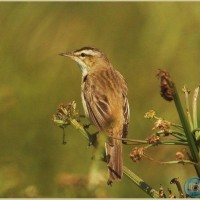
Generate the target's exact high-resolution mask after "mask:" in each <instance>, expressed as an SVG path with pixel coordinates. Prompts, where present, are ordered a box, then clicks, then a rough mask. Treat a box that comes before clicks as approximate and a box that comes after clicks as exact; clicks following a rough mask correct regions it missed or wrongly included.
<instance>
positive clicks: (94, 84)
mask: <svg viewBox="0 0 200 200" xmlns="http://www.w3.org/2000/svg"><path fill="white" fill-rule="evenodd" d="M60 55H63V56H68V57H70V58H72V59H73V60H75V61H76V62H77V63H78V64H79V65H80V67H81V70H82V85H81V91H82V92H81V96H82V102H83V107H84V111H85V114H86V116H87V117H88V118H89V119H90V121H91V122H92V123H93V124H94V125H95V126H96V127H97V128H98V129H99V131H106V132H107V133H108V135H109V136H113V137H117V138H121V137H126V135H127V133H128V131H127V129H128V123H129V104H128V99H127V91H128V89H127V84H126V82H125V80H124V78H123V76H122V75H121V74H120V73H119V72H118V71H117V70H115V69H114V68H113V67H112V64H111V63H110V62H109V60H108V58H107V57H106V55H105V54H104V53H102V52H101V51H100V50H99V49H97V48H92V47H83V48H81V49H79V50H76V51H74V52H72V53H62V54H60ZM105 147H106V154H107V158H108V159H107V163H108V169H109V180H110V181H111V182H112V181H113V180H117V179H121V178H122V175H123V171H122V167H123V161H122V142H121V140H117V139H112V138H111V137H109V139H108V141H107V142H106V144H105Z"/></svg>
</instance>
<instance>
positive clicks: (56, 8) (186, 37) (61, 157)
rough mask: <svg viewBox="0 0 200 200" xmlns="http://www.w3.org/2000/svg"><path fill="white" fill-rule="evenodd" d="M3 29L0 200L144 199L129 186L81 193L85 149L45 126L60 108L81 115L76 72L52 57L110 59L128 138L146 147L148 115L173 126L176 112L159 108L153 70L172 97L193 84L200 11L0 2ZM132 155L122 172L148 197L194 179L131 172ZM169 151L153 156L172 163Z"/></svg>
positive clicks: (152, 167)
mask: <svg viewBox="0 0 200 200" xmlns="http://www.w3.org/2000/svg"><path fill="white" fill-rule="evenodd" d="M0 25H1V31H0V57H1V59H0V114H1V119H0V150H1V151H0V180H1V181H0V197H146V195H145V194H144V193H143V192H142V191H140V190H139V189H138V188H137V187H136V186H135V185H132V183H130V181H129V180H127V179H126V178H124V179H123V181H121V182H117V183H115V184H113V186H112V187H109V186H107V185H106V181H105V184H102V183H101V186H99V188H98V190H94V189H92V190H91V189H90V188H88V187H87V180H88V174H89V172H90V164H91V162H92V161H91V156H92V149H91V148H89V147H87V141H85V140H83V139H82V137H80V135H79V134H78V133H77V132H76V131H75V130H73V129H72V128H70V127H69V128H68V129H67V145H62V130H59V129H58V128H57V127H55V126H54V125H53V123H52V122H51V117H52V114H53V113H54V112H55V110H56V108H57V105H58V104H60V103H66V102H69V101H72V100H76V102H77V103H78V109H79V110H80V112H82V113H83V110H82V105H81V98H80V83H81V75H80V70H79V69H78V67H77V66H76V64H75V63H74V62H72V61H70V60H69V59H66V58H63V57H60V56H58V53H60V52H63V51H72V50H75V49H77V48H80V47H82V46H95V47H98V48H100V49H101V50H102V51H104V52H105V53H106V54H107V56H108V57H109V58H110V60H111V62H112V64H113V65H114V66H115V67H116V68H117V69H118V70H119V71H120V72H121V73H122V74H123V75H124V77H125V78H126V80H127V83H128V87H129V102H130V109H131V123H130V128H129V137H130V138H134V139H141V138H142V139H143V138H145V137H147V136H148V135H149V134H151V133H152V131H151V126H152V124H151V123H150V122H148V121H147V120H145V119H144V118H143V116H144V113H145V112H146V111H148V110H149V109H154V110H156V112H157V113H158V114H159V116H162V117H164V118H166V119H168V120H170V121H173V122H177V123H178V115H177V113H176V112H175V107H174V105H173V102H172V103H169V102H165V101H163V99H162V98H160V95H159V86H158V81H157V80H156V78H155V74H156V72H157V69H158V68H162V69H166V70H168V72H170V74H171V75H172V77H173V80H175V81H176V83H177V87H178V89H179V90H181V87H182V86H183V85H184V84H186V85H187V86H188V87H189V88H191V89H193V88H194V87H196V86H197V85H198V84H199V79H200V78H199V74H200V68H199V63H200V29H199V27H200V3H197V2H196V3H195V2H194V3H159V2H154V3H153V2H151V3H145V2H141V3H140V2H131V3H122V2H121V3H97V2H87V3H86V2H84V3H77V2H58V3H56V2H52V3H44V2H43V3H41V2H40V3H36V2H35V3H34V2H23V3H22V2H9V3H8V2H1V3H0ZM180 148H182V147H180ZM130 149H131V147H124V160H125V164H126V166H128V167H129V168H130V169H131V170H133V171H134V172H135V173H136V174H138V175H139V176H141V178H143V179H144V180H145V181H147V182H148V183H149V184H150V185H152V186H153V187H155V188H159V185H160V183H161V184H162V185H166V186H168V185H169V181H170V180H171V179H172V178H174V177H180V180H182V184H183V183H184V181H185V179H186V178H187V177H189V176H194V175H195V171H194V170H193V167H192V166H181V165H176V166H175V165H174V166H164V165H159V164H157V163H151V162H150V161H141V162H139V163H132V162H131V161H130V159H129V158H128V153H129V151H130ZM176 149H177V148H171V151H169V150H168V148H165V147H163V148H160V147H159V148H157V147H155V150H154V151H155V152H153V153H155V154H157V155H158V157H159V158H160V159H161V160H162V159H163V160H173V159H175V152H176V151H175V150H176ZM101 169H102V176H105V177H106V167H105V165H104V164H102V166H101ZM155 172H156V173H155Z"/></svg>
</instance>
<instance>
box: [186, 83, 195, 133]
mask: <svg viewBox="0 0 200 200" xmlns="http://www.w3.org/2000/svg"><path fill="white" fill-rule="evenodd" d="M184 94H185V105H186V113H187V116H188V120H189V124H190V129H191V130H193V129H194V127H193V123H192V117H191V114H190V105H189V98H188V94H189V92H188V90H187V89H186V87H185V86H184Z"/></svg>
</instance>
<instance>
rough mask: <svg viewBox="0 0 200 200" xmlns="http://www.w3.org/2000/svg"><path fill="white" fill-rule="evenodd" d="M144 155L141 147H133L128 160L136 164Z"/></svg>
mask: <svg viewBox="0 0 200 200" xmlns="http://www.w3.org/2000/svg"><path fill="white" fill-rule="evenodd" d="M143 155H144V148H143V147H140V148H139V147H134V148H133V149H132V151H131V152H130V154H129V156H130V158H131V159H132V160H133V161H134V162H136V161H138V160H140V159H141V158H142V156H143Z"/></svg>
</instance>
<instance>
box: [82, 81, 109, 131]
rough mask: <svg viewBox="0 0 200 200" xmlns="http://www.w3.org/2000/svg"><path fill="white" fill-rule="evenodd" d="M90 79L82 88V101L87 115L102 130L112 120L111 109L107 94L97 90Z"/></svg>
mask: <svg viewBox="0 0 200 200" xmlns="http://www.w3.org/2000/svg"><path fill="white" fill-rule="evenodd" d="M93 84H94V83H91V81H90V80H87V81H85V83H84V88H83V89H82V101H83V107H84V110H85V113H86V115H88V117H89V118H90V120H91V122H92V123H93V124H94V125H95V126H96V127H97V128H98V129H100V130H103V129H104V128H105V127H107V125H109V123H110V121H111V109H110V105H109V102H108V100H107V98H106V96H105V95H104V94H102V93H99V92H98V91H96V87H94V85H93Z"/></svg>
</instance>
